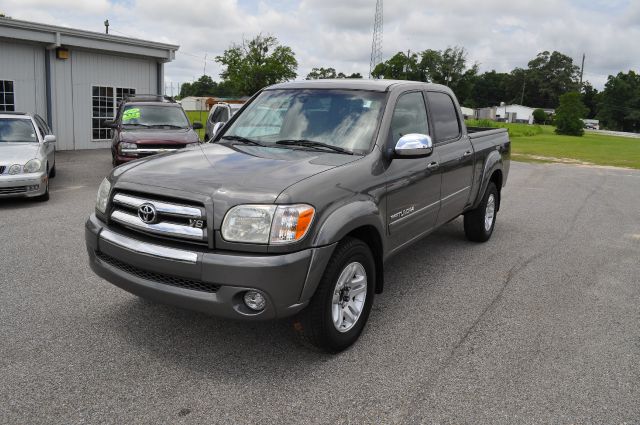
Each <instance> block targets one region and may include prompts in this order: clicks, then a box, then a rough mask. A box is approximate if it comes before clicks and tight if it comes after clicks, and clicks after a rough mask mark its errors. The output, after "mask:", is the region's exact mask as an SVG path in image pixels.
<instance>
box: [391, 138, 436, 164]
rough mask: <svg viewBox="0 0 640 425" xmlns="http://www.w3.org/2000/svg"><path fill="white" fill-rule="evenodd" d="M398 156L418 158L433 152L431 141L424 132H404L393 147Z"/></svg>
mask: <svg viewBox="0 0 640 425" xmlns="http://www.w3.org/2000/svg"><path fill="white" fill-rule="evenodd" d="M393 150H394V152H395V154H396V156H398V157H400V158H419V157H422V156H429V155H431V154H432V153H433V141H432V140H431V137H430V136H427V135H426V134H416V133H412V134H405V135H404V136H402V137H401V138H400V140H398V143H396V146H395V148H394V149H393Z"/></svg>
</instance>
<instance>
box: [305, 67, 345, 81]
mask: <svg viewBox="0 0 640 425" xmlns="http://www.w3.org/2000/svg"><path fill="white" fill-rule="evenodd" d="M331 78H337V74H336V70H335V69H334V68H313V69H312V70H311V72H310V73H308V74H307V78H306V79H307V80H326V79H331Z"/></svg>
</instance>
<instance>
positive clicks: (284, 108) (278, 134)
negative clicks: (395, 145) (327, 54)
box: [223, 90, 385, 153]
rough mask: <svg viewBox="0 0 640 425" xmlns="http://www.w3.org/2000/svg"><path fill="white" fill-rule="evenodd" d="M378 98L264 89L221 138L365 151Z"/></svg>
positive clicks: (381, 98) (380, 98)
mask: <svg viewBox="0 0 640 425" xmlns="http://www.w3.org/2000/svg"><path fill="white" fill-rule="evenodd" d="M384 99H385V93H380V92H367V91H356V90H267V91H264V92H262V93H261V94H260V95H259V96H258V97H257V98H256V99H255V100H254V101H253V102H251V104H250V105H249V106H247V108H246V109H245V110H244V112H242V114H241V115H240V116H239V117H238V118H237V119H236V120H235V121H234V122H233V124H232V125H231V126H230V127H229V129H228V130H227V131H226V132H225V133H224V135H223V139H224V138H234V137H235V138H247V139H251V140H254V141H257V142H259V143H262V144H265V145H275V144H276V143H277V142H283V141H288V142H292V141H293V142H295V141H306V142H309V141H311V142H319V143H322V144H327V145H331V146H335V147H338V148H342V149H345V150H347V151H349V152H354V153H367V152H369V151H370V150H371V144H372V142H373V136H374V132H375V130H376V128H377V125H378V120H379V118H380V115H381V112H382V107H383V105H384ZM277 146H281V147H284V145H283V144H278V145H277ZM288 146H289V147H292V146H293V144H289V145H288ZM307 147H308V144H307ZM296 148H298V147H296Z"/></svg>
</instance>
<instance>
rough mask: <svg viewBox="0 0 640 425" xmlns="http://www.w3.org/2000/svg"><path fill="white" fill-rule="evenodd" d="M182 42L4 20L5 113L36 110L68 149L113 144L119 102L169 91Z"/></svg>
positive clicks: (0, 88) (0, 81) (0, 21)
mask: <svg viewBox="0 0 640 425" xmlns="http://www.w3.org/2000/svg"><path fill="white" fill-rule="evenodd" d="M177 49H178V46H175V45H171V44H164V43H156V42H151V41H144V40H137V39H132V38H126V37H118V36H114V35H107V34H102V33H96V32H90V31H82V30H77V29H72V28H65V27H58V26H53V25H45V24H38V23H33V22H27V21H20V20H16V19H9V18H0V111H20V112H35V113H37V114H39V115H41V116H42V117H43V118H44V119H45V120H46V121H47V122H48V124H49V126H50V127H51V128H52V129H53V131H54V132H55V134H56V136H57V138H58V143H57V148H58V149H60V150H72V149H92V148H104V147H108V146H110V144H111V142H110V138H111V130H110V129H108V128H105V127H104V126H103V122H104V121H105V120H108V119H112V118H113V117H114V113H115V111H116V108H117V103H118V101H119V100H120V99H122V98H123V97H126V96H128V95H132V94H161V93H162V92H163V88H164V87H163V86H164V64H165V63H167V62H170V61H171V60H173V59H174V58H175V52H176V50H177Z"/></svg>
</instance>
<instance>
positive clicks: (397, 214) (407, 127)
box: [386, 91, 441, 249]
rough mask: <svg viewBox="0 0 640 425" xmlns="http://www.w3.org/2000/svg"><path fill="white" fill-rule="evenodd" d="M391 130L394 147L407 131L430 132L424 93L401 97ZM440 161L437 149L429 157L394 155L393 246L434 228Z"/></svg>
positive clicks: (390, 186) (390, 177) (390, 191)
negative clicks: (399, 156)
mask: <svg viewBox="0 0 640 425" xmlns="http://www.w3.org/2000/svg"><path fill="white" fill-rule="evenodd" d="M389 133H390V134H389V143H390V147H391V149H393V147H394V146H395V145H396V143H397V142H398V140H399V139H400V137H402V136H404V135H406V134H411V133H418V134H426V135H428V134H429V124H428V118H427V110H426V107H425V99H424V95H423V93H422V92H420V91H415V92H408V93H404V94H402V95H401V96H400V97H399V98H398V101H397V102H396V105H395V109H394V111H393V117H392V120H391V126H390V129H389ZM434 164H435V165H434ZM437 164H438V158H437V152H435V151H434V152H433V153H432V154H431V155H430V156H428V157H426V158H394V159H393V160H392V161H391V163H390V164H389V167H388V169H387V170H386V180H387V182H388V183H387V226H388V231H389V241H390V248H391V249H395V248H398V247H400V246H402V245H404V244H405V243H407V242H409V241H410V240H412V239H415V238H417V237H419V236H420V235H422V234H425V233H427V232H429V231H430V230H431V229H433V228H434V226H435V224H436V219H437V217H438V210H439V208H440V180H441V179H440V171H439V169H438V166H437Z"/></svg>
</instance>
